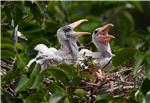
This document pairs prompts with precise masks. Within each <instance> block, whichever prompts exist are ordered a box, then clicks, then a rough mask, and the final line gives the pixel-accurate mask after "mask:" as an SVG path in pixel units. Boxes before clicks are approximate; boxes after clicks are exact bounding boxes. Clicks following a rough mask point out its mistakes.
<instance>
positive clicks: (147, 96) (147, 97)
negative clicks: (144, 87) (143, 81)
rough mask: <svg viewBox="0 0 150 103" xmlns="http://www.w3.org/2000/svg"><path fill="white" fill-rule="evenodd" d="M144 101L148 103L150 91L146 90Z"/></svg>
mask: <svg viewBox="0 0 150 103" xmlns="http://www.w3.org/2000/svg"><path fill="white" fill-rule="evenodd" d="M145 103H150V91H148V92H147V94H146V96H145Z"/></svg>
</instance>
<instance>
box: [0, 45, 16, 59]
mask: <svg viewBox="0 0 150 103" xmlns="http://www.w3.org/2000/svg"><path fill="white" fill-rule="evenodd" d="M1 50H2V57H3V56H5V57H9V56H10V57H13V56H14V55H15V54H16V53H17V50H16V49H15V47H14V45H12V44H1Z"/></svg>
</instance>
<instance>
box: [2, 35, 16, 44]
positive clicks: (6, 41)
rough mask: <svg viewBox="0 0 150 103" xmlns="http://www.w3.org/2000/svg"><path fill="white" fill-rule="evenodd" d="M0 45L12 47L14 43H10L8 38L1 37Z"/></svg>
mask: <svg viewBox="0 0 150 103" xmlns="http://www.w3.org/2000/svg"><path fill="white" fill-rule="evenodd" d="M1 43H2V44H11V45H14V43H13V42H12V40H11V39H10V38H8V37H2V39H1Z"/></svg>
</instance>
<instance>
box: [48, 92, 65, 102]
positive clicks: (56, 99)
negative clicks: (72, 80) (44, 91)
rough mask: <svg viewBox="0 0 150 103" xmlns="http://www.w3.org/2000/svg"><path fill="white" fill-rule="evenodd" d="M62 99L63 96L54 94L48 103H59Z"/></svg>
mask: <svg viewBox="0 0 150 103" xmlns="http://www.w3.org/2000/svg"><path fill="white" fill-rule="evenodd" d="M63 97H64V95H63V94H60V93H59V94H58V93H55V94H53V95H52V96H51V97H50V99H49V103H59V102H60V101H61V99H62V98H63Z"/></svg>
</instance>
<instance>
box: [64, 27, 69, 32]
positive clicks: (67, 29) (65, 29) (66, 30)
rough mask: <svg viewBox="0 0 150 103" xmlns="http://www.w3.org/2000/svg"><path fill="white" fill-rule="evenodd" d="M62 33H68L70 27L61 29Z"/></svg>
mask: <svg viewBox="0 0 150 103" xmlns="http://www.w3.org/2000/svg"><path fill="white" fill-rule="evenodd" d="M63 31H64V32H65V33H67V32H70V31H71V28H70V27H65V28H63Z"/></svg>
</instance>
